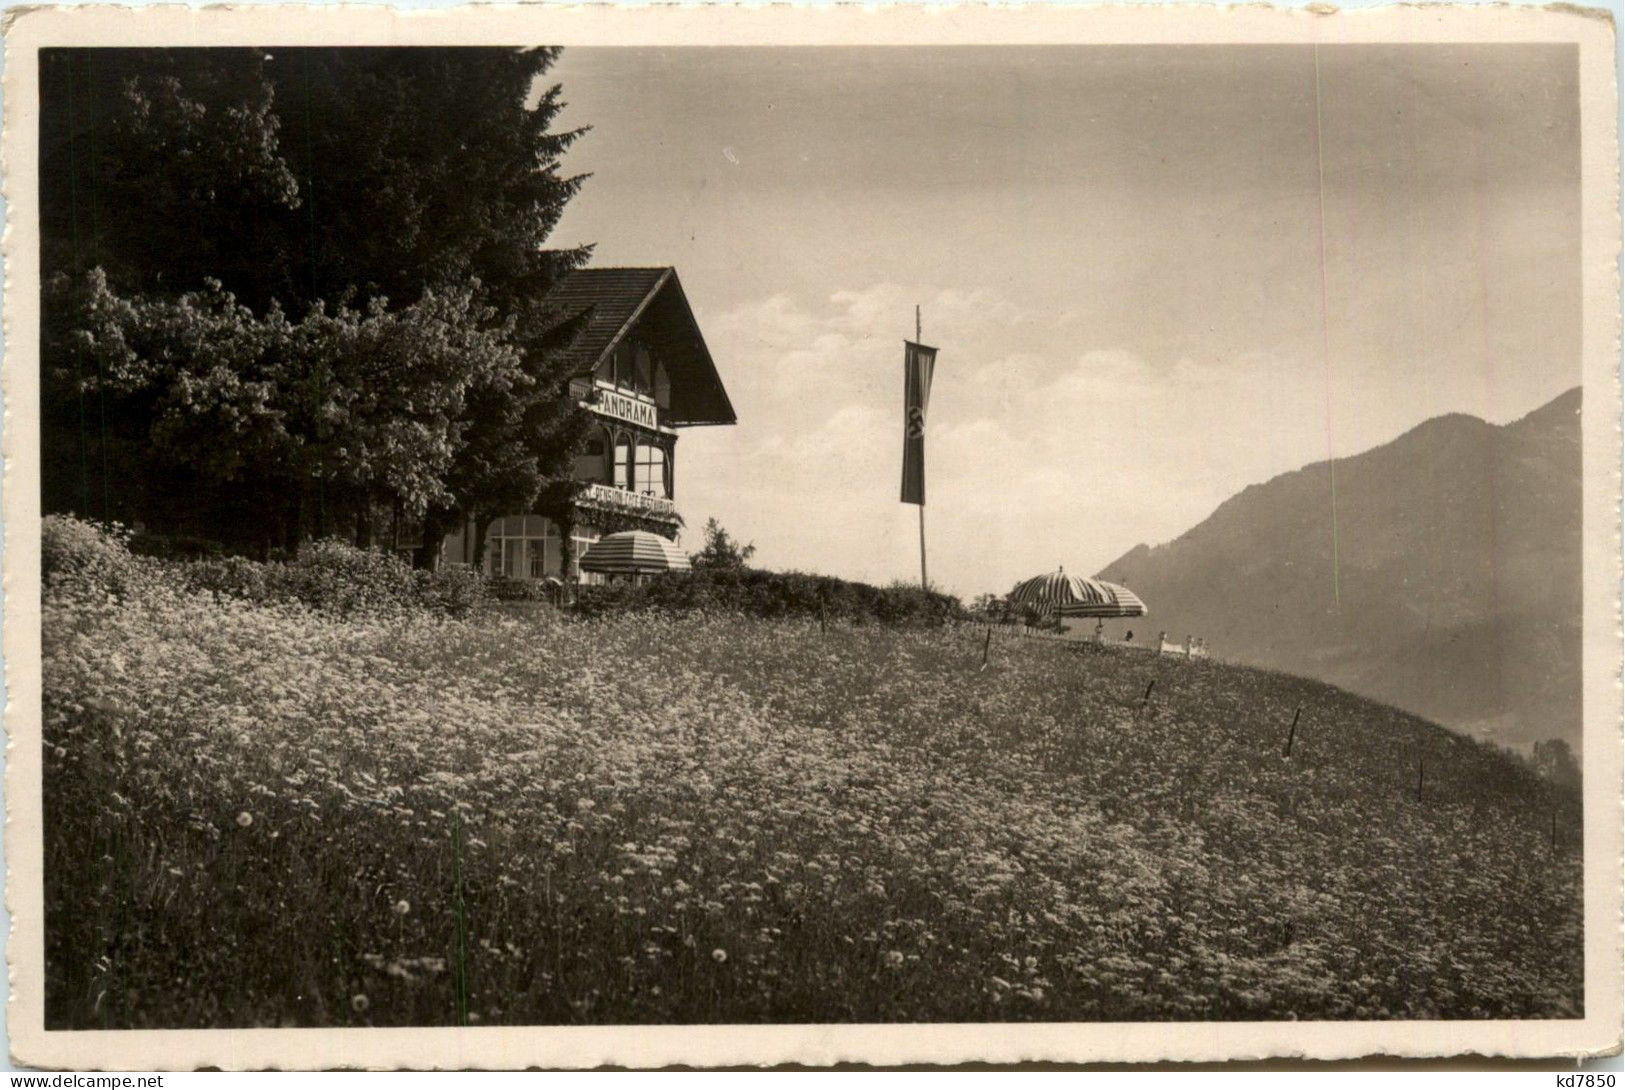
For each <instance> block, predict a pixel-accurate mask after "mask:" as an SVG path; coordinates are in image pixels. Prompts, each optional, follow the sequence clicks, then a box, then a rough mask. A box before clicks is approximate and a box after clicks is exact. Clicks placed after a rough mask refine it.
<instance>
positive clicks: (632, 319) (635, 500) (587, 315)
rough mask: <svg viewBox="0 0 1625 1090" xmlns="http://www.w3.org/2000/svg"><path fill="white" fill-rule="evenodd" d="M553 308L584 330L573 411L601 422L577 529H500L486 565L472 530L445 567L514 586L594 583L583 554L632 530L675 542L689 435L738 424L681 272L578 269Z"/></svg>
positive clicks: (528, 522) (555, 294)
mask: <svg viewBox="0 0 1625 1090" xmlns="http://www.w3.org/2000/svg"><path fill="white" fill-rule="evenodd" d="M549 302H551V303H552V304H553V305H554V306H556V307H557V308H558V309H559V311H560V312H561V314H562V317H563V318H564V320H570V319H573V318H583V317H584V319H585V321H584V322H583V323H582V329H581V332H580V334H579V335H578V336H577V337H576V340H575V342H574V343H573V344H572V345H571V346H570V348H569V350H568V351H569V356H570V359H571V362H572V363H573V365H574V366H573V368H572V374H573V377H572V378H571V380H570V389H569V401H570V403H574V404H579V405H581V406H583V407H584V408H586V409H588V410H589V411H590V412H591V413H592V414H593V416H594V418H595V420H594V424H595V426H594V427H593V428H592V429H591V431H590V432H589V434H588V437H587V442H586V447H585V449H584V451H583V452H582V453H581V454H580V455H578V456H577V457H576V463H575V470H574V473H573V474H572V476H573V477H574V478H575V479H576V480H578V481H582V482H584V483H585V484H586V486H587V487H585V488H583V489H581V490H580V491H579V493H578V495H577V496H576V498H575V500H574V501H573V504H572V508H571V512H570V514H571V519H572V522H571V525H569V526H567V527H561V526H560V525H558V524H557V523H556V522H555V521H554V520H553V519H551V518H546V517H543V516H541V515H538V514H535V513H533V512H518V513H515V514H512V515H508V516H505V517H503V518H499V519H494V520H492V521H491V522H490V523H489V524H488V525H487V527H486V533H485V550H484V555H483V556H476V555H475V542H476V541H477V540H478V537H479V535H478V534H477V532H476V531H477V529H478V527H476V526H474V525H473V524H472V523H470V524H469V525H467V526H464V527H462V529H461V530H460V531H459V532H457V533H454V534H452V535H450V536H449V537H448V538H447V539H446V544H445V551H444V553H443V554H442V559H443V560H445V561H447V562H449V563H453V564H470V565H473V564H477V565H479V566H480V567H481V569H482V570H483V571H484V572H485V573H486V574H487V575H492V576H503V577H506V578H510V579H522V580H532V579H545V578H547V577H549V576H552V577H555V578H559V579H563V580H565V581H567V582H568V581H573V580H578V579H579V580H581V581H583V582H592V581H596V580H597V579H598V578H599V577H598V576H594V575H592V574H591V573H588V574H585V575H583V574H582V573H581V571H580V567H579V561H580V558H581V554H582V553H584V552H586V551H587V548H588V547H589V546H590V545H591V544H592V543H593V542H594V541H597V540H598V539H599V538H600V537H602V536H603V535H604V534H605V533H607V532H610V529H620V528H622V526H623V525H624V519H625V518H627V517H630V518H633V519H635V520H636V522H637V523H638V524H639V525H640V526H641V527H642V528H644V529H648V530H650V531H652V532H654V533H658V534H660V535H662V536H663V537H666V538H669V539H672V540H675V539H676V537H677V531H678V528H679V527H680V526H681V525H682V520H681V518H679V516H678V514H677V505H676V496H675V487H674V485H675V480H676V460H677V459H676V455H677V440H678V436H679V432H680V429H682V428H689V427H698V426H702V425H708V424H732V423H734V422H735V419H736V418H735V415H734V409H733V405H732V403H730V401H729V400H728V392H727V391H726V390H725V389H723V386H722V379H721V377H720V376H719V375H718V374H717V369H716V365H715V363H714V362H713V361H712V359H711V353H710V351H709V350H708V349H707V348H706V346H705V338H704V337H702V336H701V335H700V328H699V325H698V323H697V322H696V321H695V320H694V312H693V311H692V310H691V309H690V308H689V304H688V298H687V296H686V295H684V293H683V287H682V284H680V283H679V282H678V280H677V270H675V269H672V268H598V269H578V270H576V271H575V272H573V273H571V274H570V275H569V276H567V277H565V278H564V279H563V280H562V281H560V283H559V284H558V285H557V286H555V287H554V289H553V291H552V294H551V296H550V297H549ZM617 519H619V520H621V524H619V525H617V524H615V523H616V520H617ZM606 527H608V528H606Z"/></svg>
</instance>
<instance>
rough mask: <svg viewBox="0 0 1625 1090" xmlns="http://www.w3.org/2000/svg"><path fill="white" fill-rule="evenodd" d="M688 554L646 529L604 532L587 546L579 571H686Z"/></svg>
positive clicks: (640, 572)
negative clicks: (612, 532)
mask: <svg viewBox="0 0 1625 1090" xmlns="http://www.w3.org/2000/svg"><path fill="white" fill-rule="evenodd" d="M689 568H690V565H689V562H688V555H687V554H686V553H684V552H683V550H681V549H679V548H678V547H677V546H676V545H675V544H674V543H673V542H670V541H668V540H666V539H665V538H663V537H661V536H660V535H659V534H651V533H650V532H649V531H647V530H622V531H621V532H620V533H618V534H606V535H605V536H604V537H601V538H599V539H598V540H597V541H595V542H593V543H592V544H591V545H590V546H588V547H587V551H586V552H585V553H584V554H582V557H581V570H582V571H590V572H600V573H603V574H606V575H640V574H650V573H654V572H667V571H688V570H689Z"/></svg>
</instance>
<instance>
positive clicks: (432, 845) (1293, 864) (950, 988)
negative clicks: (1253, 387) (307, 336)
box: [43, 533, 1583, 1028]
mask: <svg viewBox="0 0 1625 1090" xmlns="http://www.w3.org/2000/svg"><path fill="white" fill-rule="evenodd" d="M69 551H70V552H72V553H73V556H72V557H71V558H70V560H71V562H70V563H67V564H65V565H64V564H59V565H58V566H57V567H56V568H55V569H54V571H53V573H52V574H51V575H49V577H48V582H47V586H46V591H45V600H44V603H43V607H44V613H43V639H44V682H45V707H44V747H45V748H44V761H45V764H44V810H45V813H44V820H45V883H46V885H45V892H46V911H47V918H46V971H47V988H46V1006H47V1023H48V1025H49V1026H51V1027H53V1028H120V1027H158V1026H162V1027H192V1026H278V1025H300V1026H303V1025H321V1026H325V1025H446V1024H453V1025H455V1024H459V1023H466V1024H474V1023H486V1024H490V1023H518V1024H554V1023H604V1022H614V1023H621V1022H631V1023H640V1022H769V1021H776V1022H807V1021H866V1022H868V1021H894V1020H912V1021H923V1020H946V1021H989V1020H1017V1019H1022V1020H1028V1019H1030V1020H1147V1019H1153V1020H1155V1019H1286V1018H1302V1019H1308V1018H1317V1019H1327V1018H1334V1019H1348V1018H1501V1017H1572V1016H1574V1015H1577V1014H1579V1013H1580V1007H1581V1002H1582V960H1583V951H1582V939H1581V862H1580V857H1579V846H1580V829H1579V824H1578V813H1577V810H1575V809H1574V803H1573V800H1572V799H1571V798H1567V797H1565V796H1562V795H1559V794H1556V793H1554V791H1553V790H1552V789H1551V788H1549V787H1548V786H1547V785H1546V784H1544V783H1543V782H1541V781H1538V780H1536V779H1535V778H1534V777H1533V776H1532V775H1530V773H1529V772H1528V771H1527V770H1525V769H1523V768H1521V767H1519V766H1518V765H1516V764H1515V763H1514V762H1512V761H1510V760H1508V759H1507V758H1506V757H1504V756H1503V755H1501V754H1499V753H1497V752H1495V751H1493V750H1490V749H1488V748H1486V747H1482V746H1480V745H1478V744H1476V743H1474V742H1472V741H1470V740H1467V739H1465V738H1462V737H1459V736H1456V735H1453V734H1450V733H1447V732H1446V731H1444V730H1442V729H1440V728H1438V727H1436V726H1434V725H1432V724H1429V723H1426V722H1423V721H1420V720H1418V719H1416V718H1414V717H1411V716H1408V715H1405V714H1403V713H1400V712H1398V711H1395V710H1393V709H1390V708H1387V707H1384V706H1381V705H1376V704H1372V703H1370V702H1367V701H1363V700H1360V699H1357V698H1355V697H1353V696H1350V695H1348V694H1346V693H1343V692H1341V691H1338V690H1335V689H1332V688H1329V687H1327V686H1325V685H1321V684H1318V683H1314V682H1310V681H1306V680H1302V679H1297V678H1292V677H1286V676H1282V675H1275V674H1269V673H1264V672H1260V671H1254V670H1247V669H1241V668H1237V667H1233V666H1227V665H1224V664H1221V663H1216V662H1211V661H1205V662H1204V661H1186V660H1183V659H1180V660H1175V659H1171V658H1170V659H1158V658H1157V657H1155V656H1152V655H1148V654H1136V653H1132V652H1127V651H1123V650H1117V649H1110V648H1097V647H1092V646H1081V647H1074V646H1067V645H1063V644H1059V643H1046V642H1039V641H1029V642H1021V641H1004V640H1000V641H996V642H994V644H993V646H992V652H991V656H990V659H991V661H990V663H989V664H988V666H987V667H986V668H985V669H984V668H982V654H983V637H982V635H981V631H980V630H978V629H973V628H942V629H935V630H919V629H914V630H899V629H891V628H885V627H878V626H876V627H862V628H859V627H847V626H844V625H834V624H832V625H830V626H829V629H828V631H827V633H822V632H821V631H820V627H819V625H818V623H817V622H816V621H813V622H810V623H808V622H803V621H797V620H778V621H765V620H750V619H743V618H739V617H710V618H706V617H687V618H671V617H662V616H661V615H658V614H653V613H645V614H638V615H635V616H627V617H620V618H602V619H597V620H592V621H579V620H574V621H573V620H570V619H569V618H568V617H566V616H562V615H559V614H556V613H554V612H552V611H549V610H546V609H538V610H537V611H535V612H529V613H524V614H518V615H515V614H511V613H510V614H504V613H500V612H497V611H495V610H491V609H481V610H476V611H475V612H473V613H472V614H470V615H469V616H465V617H453V616H446V615H443V614H436V613H431V612H426V611H413V610H405V609H403V610H381V611H379V612H378V613H377V614H376V615H364V616H349V617H343V616H334V615H331V614H326V613H322V612H319V611H316V610H314V609H311V608H309V607H306V606H301V605H298V604H278V603H274V602H273V603H265V602H262V603H250V602H246V601H242V600H239V599H236V598H231V597H225V596H217V595H214V594H211V593H208V592H205V591H197V590H191V589H187V588H188V586H189V585H190V584H188V583H187V581H186V580H184V579H183V578H181V577H180V576H179V575H178V574H177V572H178V569H177V568H176V567H173V566H170V565H166V564H164V563H160V562H156V561H151V560H144V559H141V558H133V557H130V556H129V555H128V554H127V553H126V552H124V551H123V550H122V548H121V547H120V546H119V545H118V543H117V541H116V540H113V539H110V538H105V537H98V536H96V535H93V534H89V533H85V534H81V535H80V539H78V540H76V541H75V542H74V543H72V548H71V549H70V550H69ZM1148 689H1149V690H1150V691H1149V695H1148V693H1147V690H1148ZM1299 709H1301V714H1298V723H1297V726H1296V728H1295V729H1293V728H1290V726H1289V725H1290V724H1291V723H1292V720H1293V718H1294V715H1295V713H1298V710H1299ZM1289 730H1292V735H1293V740H1292V752H1291V755H1290V757H1288V756H1286V755H1285V746H1286V741H1287V735H1288V732H1289Z"/></svg>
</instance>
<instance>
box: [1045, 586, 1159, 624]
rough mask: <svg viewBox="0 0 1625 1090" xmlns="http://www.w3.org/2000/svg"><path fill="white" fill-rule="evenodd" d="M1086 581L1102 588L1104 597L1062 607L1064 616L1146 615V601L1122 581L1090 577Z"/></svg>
mask: <svg viewBox="0 0 1625 1090" xmlns="http://www.w3.org/2000/svg"><path fill="white" fill-rule="evenodd" d="M1085 582H1087V583H1090V584H1093V585H1094V586H1096V587H1099V588H1100V593H1101V595H1102V599H1101V600H1100V601H1098V602H1076V603H1073V604H1072V605H1064V606H1061V607H1060V614H1061V616H1063V617H1144V616H1145V614H1146V608H1145V603H1144V602H1142V601H1141V600H1140V596H1139V595H1138V594H1135V593H1134V592H1133V591H1132V590H1129V589H1128V588H1127V587H1125V586H1123V585H1122V584H1120V583H1108V582H1106V580H1104V579H1089V580H1085Z"/></svg>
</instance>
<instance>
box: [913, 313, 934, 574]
mask: <svg viewBox="0 0 1625 1090" xmlns="http://www.w3.org/2000/svg"><path fill="white" fill-rule="evenodd" d="M922 340H924V338H923V337H922V336H921V335H920V304H918V303H915V304H914V343H915V344H919V343H920V342H921V341H922ZM919 506H920V589H921V590H930V589H931V581H930V580H929V579H927V578H926V577H925V497H924V496H923V495H922V496H921V497H920V505H919Z"/></svg>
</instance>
